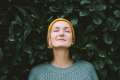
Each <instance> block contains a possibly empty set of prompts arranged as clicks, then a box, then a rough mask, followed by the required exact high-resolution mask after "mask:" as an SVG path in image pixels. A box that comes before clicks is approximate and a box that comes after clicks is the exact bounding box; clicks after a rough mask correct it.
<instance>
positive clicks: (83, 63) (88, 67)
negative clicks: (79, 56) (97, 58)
mask: <svg viewBox="0 0 120 80" xmlns="http://www.w3.org/2000/svg"><path fill="white" fill-rule="evenodd" d="M77 65H78V67H81V68H83V69H85V70H92V69H94V66H93V64H92V63H90V62H88V61H85V60H80V61H77Z"/></svg>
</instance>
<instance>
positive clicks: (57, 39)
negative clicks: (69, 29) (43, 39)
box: [57, 39, 66, 41]
mask: <svg viewBox="0 0 120 80" xmlns="http://www.w3.org/2000/svg"><path fill="white" fill-rule="evenodd" d="M57 40H59V41H66V40H65V39H57Z"/></svg>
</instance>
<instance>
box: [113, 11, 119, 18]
mask: <svg viewBox="0 0 120 80" xmlns="http://www.w3.org/2000/svg"><path fill="white" fill-rule="evenodd" d="M113 14H114V15H115V17H117V18H120V10H115V11H113Z"/></svg>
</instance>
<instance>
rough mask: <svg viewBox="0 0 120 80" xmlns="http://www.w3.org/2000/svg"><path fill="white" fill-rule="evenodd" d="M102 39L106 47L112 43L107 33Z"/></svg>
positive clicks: (111, 38)
mask: <svg viewBox="0 0 120 80" xmlns="http://www.w3.org/2000/svg"><path fill="white" fill-rule="evenodd" d="M103 39H104V42H105V43H106V44H108V45H111V44H112V43H113V37H112V36H111V35H110V34H108V33H106V34H104V35H103Z"/></svg>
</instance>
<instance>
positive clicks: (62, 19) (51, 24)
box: [47, 18, 75, 48]
mask: <svg viewBox="0 0 120 80" xmlns="http://www.w3.org/2000/svg"><path fill="white" fill-rule="evenodd" d="M58 21H65V22H67V23H68V24H69V25H70V26H71V28H72V39H73V43H75V31H74V28H73V25H72V23H71V22H70V21H68V20H67V19H64V18H57V19H55V20H53V21H52V22H51V23H50V25H49V26H48V33H47V43H48V48H52V47H53V46H52V44H50V43H49V40H50V38H51V36H50V33H51V29H52V26H53V24H54V23H56V22H58Z"/></svg>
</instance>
